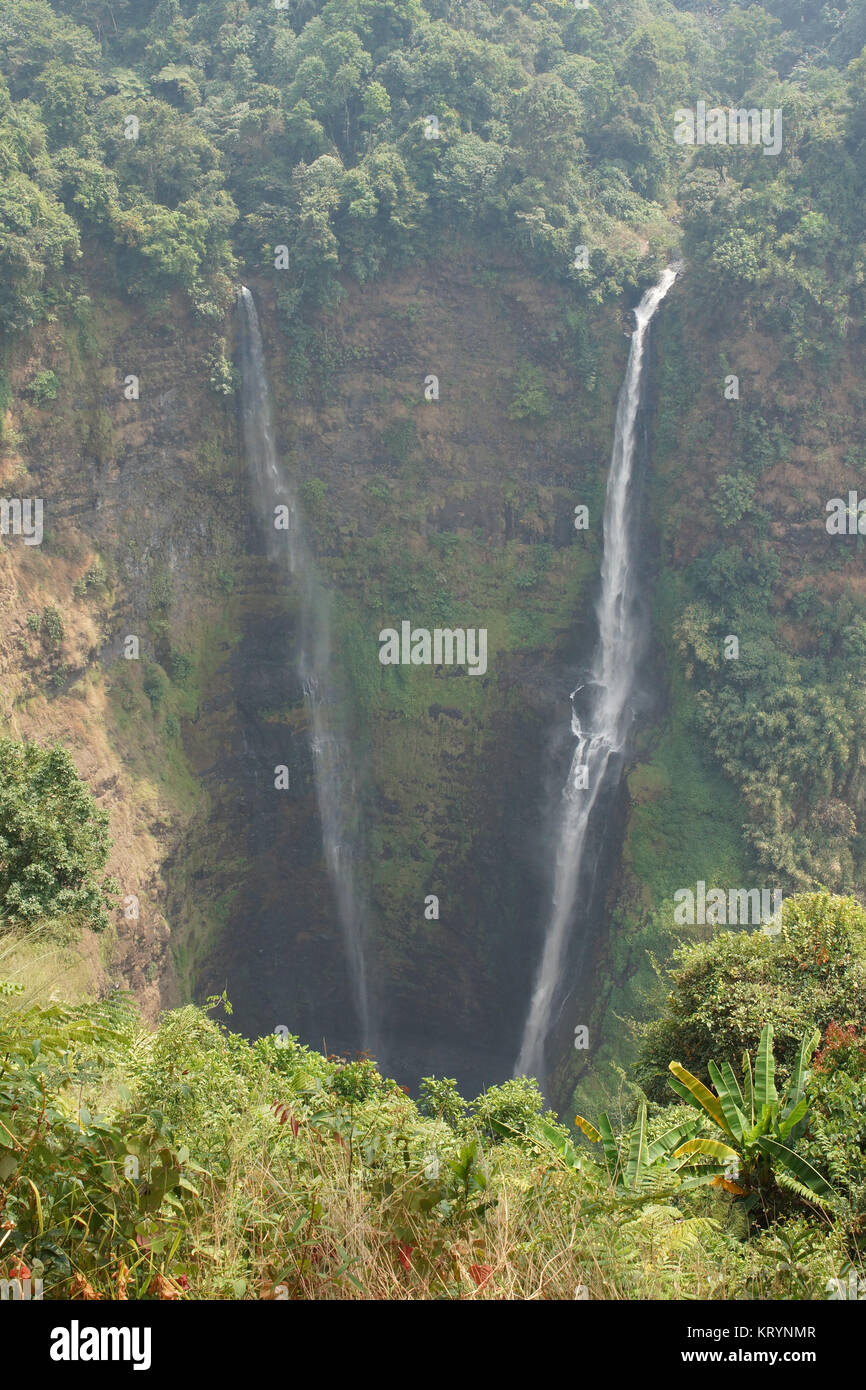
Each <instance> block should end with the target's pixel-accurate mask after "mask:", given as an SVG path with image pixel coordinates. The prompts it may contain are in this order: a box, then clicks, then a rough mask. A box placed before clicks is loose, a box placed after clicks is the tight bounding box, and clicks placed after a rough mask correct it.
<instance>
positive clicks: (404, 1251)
mask: <svg viewBox="0 0 866 1390" xmlns="http://www.w3.org/2000/svg"><path fill="white" fill-rule="evenodd" d="M414 1249H415V1246H414V1245H403V1244H402V1243H401V1244H400V1245H398V1246H397V1254H398V1256H399V1258H400V1263H401V1265H402V1266H403V1268H404V1269H411V1268H412V1251H413V1250H414Z"/></svg>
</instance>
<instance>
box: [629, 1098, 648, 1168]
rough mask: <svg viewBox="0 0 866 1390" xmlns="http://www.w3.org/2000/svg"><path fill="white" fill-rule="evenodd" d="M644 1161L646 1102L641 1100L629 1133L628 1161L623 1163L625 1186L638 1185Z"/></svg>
mask: <svg viewBox="0 0 866 1390" xmlns="http://www.w3.org/2000/svg"><path fill="white" fill-rule="evenodd" d="M645 1163H646V1102H645V1101H641V1107H640V1110H639V1112H638V1117H637V1120H636V1121H635V1123H634V1127H633V1128H632V1132H631V1134H630V1135H629V1144H628V1161H627V1163H626V1165H625V1185H626V1187H632V1188H637V1187H639V1186H640V1180H641V1175H642V1172H643V1168H644V1165H645Z"/></svg>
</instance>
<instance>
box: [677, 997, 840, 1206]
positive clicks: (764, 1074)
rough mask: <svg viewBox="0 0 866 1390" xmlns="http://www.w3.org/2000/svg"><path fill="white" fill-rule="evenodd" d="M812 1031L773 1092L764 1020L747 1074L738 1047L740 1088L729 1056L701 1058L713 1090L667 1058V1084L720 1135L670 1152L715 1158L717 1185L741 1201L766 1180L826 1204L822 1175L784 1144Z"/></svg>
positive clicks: (763, 1188)
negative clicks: (721, 1176) (719, 1179)
mask: <svg viewBox="0 0 866 1390" xmlns="http://www.w3.org/2000/svg"><path fill="white" fill-rule="evenodd" d="M820 1038H821V1034H820V1033H819V1032H815V1033H812V1034H809V1033H806V1034H804V1036H803V1040H802V1042H801V1043H800V1047H799V1050H798V1052H797V1059H796V1061H795V1063H794V1069H793V1071H792V1073H791V1078H790V1080H789V1082H788V1084H787V1086H786V1087H785V1090H784V1092H783V1094H782V1096H781V1097H780V1096H779V1094H778V1092H777V1090H776V1081H775V1073H776V1064H775V1059H774V1057H773V1029H772V1027H771V1025H770V1024H769V1023H767V1024H765V1025H764V1028H763V1031H762V1033H761V1038H760V1041H759V1043H758V1051H757V1055H756V1057H755V1071H754V1077H753V1075H752V1064H751V1059H750V1057H749V1054H748V1052H745V1053H744V1054H743V1085H742V1088H741V1087H740V1084H739V1082H738V1081H737V1078H736V1076H735V1075H734V1070H733V1067H732V1066H731V1064H730V1063H729V1062H724V1063H723V1064H722V1066H721V1067H717V1066H716V1064H715V1062H710V1064H709V1067H708V1071H709V1074H710V1079H711V1081H712V1082H713V1085H714V1086H715V1088H716V1089H715V1091H711V1090H710V1089H709V1088H708V1087H707V1086H705V1085H704V1084H703V1082H701V1081H699V1080H698V1078H697V1077H696V1076H692V1074H691V1072H690V1071H687V1070H686V1068H685V1067H684V1066H682V1065H681V1064H680V1063H679V1062H671V1063H670V1070H671V1072H672V1073H673V1077H672V1079H671V1083H670V1084H671V1086H672V1087H673V1089H674V1090H675V1091H676V1093H677V1095H678V1096H681V1097H682V1099H683V1100H684V1101H686V1102H687V1103H688V1104H689V1105H693V1106H694V1107H695V1108H696V1109H697V1110H700V1111H701V1112H702V1114H703V1115H705V1116H707V1117H708V1118H709V1119H710V1120H711V1121H712V1122H713V1124H714V1125H715V1126H716V1127H717V1129H719V1130H721V1132H722V1134H723V1136H724V1138H723V1139H707V1138H693V1137H690V1138H689V1139H687V1140H686V1142H685V1143H683V1144H681V1145H680V1147H679V1148H678V1149H677V1150H676V1151H675V1153H674V1154H673V1157H674V1158H682V1159H685V1160H687V1161H688V1162H689V1163H691V1164H697V1163H698V1161H699V1160H701V1159H707V1158H709V1159H713V1160H715V1165H716V1168H715V1171H718V1165H721V1166H722V1169H723V1171H724V1172H725V1173H726V1175H727V1177H726V1180H724V1181H722V1183H721V1185H722V1186H724V1187H726V1188H727V1190H728V1191H732V1192H734V1193H735V1194H736V1195H738V1196H742V1197H744V1198H745V1202H744V1205H745V1206H746V1207H748V1208H751V1207H753V1206H755V1205H756V1204H757V1203H758V1202H759V1201H761V1200H762V1199H763V1198H764V1197H765V1196H766V1195H767V1194H768V1193H769V1191H770V1190H771V1189H772V1186H773V1183H774V1182H775V1183H776V1184H777V1185H778V1186H779V1187H784V1188H787V1189H788V1190H789V1191H791V1192H795V1193H797V1195H798V1196H800V1197H803V1198H805V1199H806V1200H808V1201H813V1202H815V1201H817V1202H818V1203H819V1205H823V1206H828V1205H832V1200H833V1198H834V1197H835V1196H836V1193H835V1192H834V1190H833V1188H832V1186H831V1185H830V1183H829V1182H828V1181H827V1179H826V1178H824V1177H822V1175H821V1174H820V1173H819V1172H818V1171H817V1169H815V1168H813V1167H812V1165H811V1163H807V1162H806V1160H805V1159H804V1158H802V1157H801V1156H800V1155H799V1154H798V1153H797V1152H796V1151H795V1150H794V1149H793V1148H792V1147H791V1145H792V1143H795V1142H796V1140H797V1139H798V1138H799V1137H800V1136H801V1135H802V1133H803V1131H804V1130H805V1128H806V1124H807V1122H808V1101H807V1099H806V1085H807V1083H808V1080H809V1074H810V1072H809V1067H810V1063H811V1060H812V1054H813V1053H814V1051H815V1048H816V1047H817V1046H818V1043H819V1041H820ZM702 1166H703V1165H702ZM710 1171H713V1170H710Z"/></svg>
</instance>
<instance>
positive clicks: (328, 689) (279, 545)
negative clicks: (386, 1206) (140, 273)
mask: <svg viewBox="0 0 866 1390" xmlns="http://www.w3.org/2000/svg"><path fill="white" fill-rule="evenodd" d="M239 304H240V309H241V339H240V345H241V378H242V382H241V416H242V420H243V433H244V446H245V449H246V456H247V464H248V467H249V470H250V474H251V477H252V482H253V488H254V493H255V497H256V501H257V504H258V506H259V508H260V510H261V514H262V518H263V523H264V530H265V534H266V536H267V548H268V555H269V557H270V558H271V559H272V560H275V561H276V562H277V563H280V564H282V565H285V566H287V568H288V574H289V576H290V577H291V580H292V582H293V583H294V584H296V585H298V586H299V589H300V615H301V618H300V634H299V641H298V648H297V650H298V656H297V671H298V676H299V679H300V682H301V685H302V688H303V691H304V701H305V704H306V707H307V711H308V715H309V721H310V745H311V749H312V755H313V766H314V769H315V780H316V797H317V801H318V807H319V817H320V820H321V824H322V842H323V847H324V852H325V862H326V864H327V869H328V875H329V878H330V881H331V884H332V886H333V890H334V897H335V899H336V904H337V913H338V916H339V921H340V927H341V930H342V934H343V940H344V943H345V949H346V956H347V961H348V967H349V973H350V976H351V981H352V991H353V996H354V1001H355V1008H356V1011H357V1015H358V1024H359V1029H360V1038H361V1047H362V1048H368V1047H370V1045H371V1033H370V1004H369V996H368V991H367V975H366V969H365V961H364V920H365V912H364V908H363V903H362V900H361V896H360V892H359V889H358V884H357V880H356V874H355V863H354V848H355V846H354V840H353V835H352V833H351V829H350V820H351V818H352V812H353V808H354V805H355V801H356V798H355V790H354V786H353V781H352V773H351V767H350V764H349V759H348V755H347V751H346V748H345V747H344V741H343V739H342V738H341V735H340V731H339V728H338V726H337V719H336V709H337V700H336V696H335V694H334V692H333V689H332V680H331V675H330V670H331V641H330V627H331V622H330V603H329V598H328V595H327V593H326V592H325V590H324V588H323V587H322V584H321V581H320V579H319V576H318V573H317V569H316V565H315V561H314V560H313V556H312V553H311V550H310V548H309V545H308V544H307V540H306V537H305V535H304V525H303V515H302V512H301V509H300V507H299V506H298V502H297V498H296V496H295V491H294V488H293V487H292V485H291V483H290V481H289V479H288V477H287V476H286V474H285V473H284V471H283V469H282V467H281V466H280V464H279V462H278V460H277V451H276V446H275V443H274V430H273V412H272V409H271V393H270V388H269V386H268V378H267V372H266V370H265V357H264V350H263V347H262V335H261V330H260V328H259V319H258V314H257V313H256V305H255V300H254V299H253V296H252V294H251V293H250V291H249V290H248V289H247V288H246V286H245V285H242V286H241V287H240V293H239ZM278 507H284V508H285V509H286V514H287V516H288V519H289V520H288V528H287V529H280V530H278V529H277V528H276V527H275V525H274V517H275V515H276V512H275V509H276V508H278Z"/></svg>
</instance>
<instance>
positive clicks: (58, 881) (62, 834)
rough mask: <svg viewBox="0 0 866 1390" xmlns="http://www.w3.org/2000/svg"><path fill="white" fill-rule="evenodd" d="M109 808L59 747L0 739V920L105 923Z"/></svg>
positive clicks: (97, 925)
mask: <svg viewBox="0 0 866 1390" xmlns="http://www.w3.org/2000/svg"><path fill="white" fill-rule="evenodd" d="M109 846H110V841H109V837H108V812H107V811H102V810H99V809H98V808H97V807H96V805H95V803H94V801H93V797H92V796H91V794H90V792H89V791H88V788H87V786H86V785H85V783H84V782H83V781H82V780H81V778H80V777H79V776H78V773H77V771H76V768H75V764H74V763H73V761H72V758H71V757H70V756H69V754H68V753H67V752H66V751H65V749H63V748H61V747H59V746H55V747H52V748H42V747H40V746H39V745H38V744H36V743H16V742H15V741H14V740H13V739H9V738H4V739H0V921H2V922H6V923H9V924H10V925H12V926H20V925H38V924H40V923H42V922H50V921H53V920H56V919H61V918H65V919H66V920H67V922H69V923H71V924H72V925H75V926H79V927H85V926H86V927H92V928H93V929H94V930H101V929H102V928H103V927H105V926H107V925H108V917H107V913H106V904H105V890H106V888H107V886H108V885H107V884H106V883H105V882H104V881H103V882H102V883H100V882H99V881H98V877H97V876H98V875H99V874H100V871H101V870H102V869H103V868H104V867H105V862H106V860H107V858H108V851H109Z"/></svg>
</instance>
